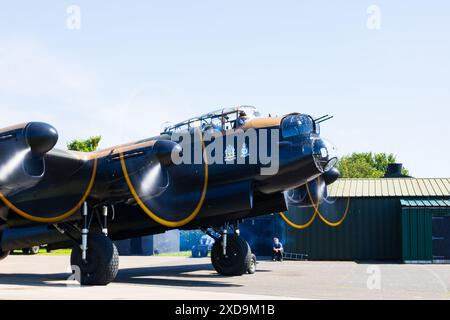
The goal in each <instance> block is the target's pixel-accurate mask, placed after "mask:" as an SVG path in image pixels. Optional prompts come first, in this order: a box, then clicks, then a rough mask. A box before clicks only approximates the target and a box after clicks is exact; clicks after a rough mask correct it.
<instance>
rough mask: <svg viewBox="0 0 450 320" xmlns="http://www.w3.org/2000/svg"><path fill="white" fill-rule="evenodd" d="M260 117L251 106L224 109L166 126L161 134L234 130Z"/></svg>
mask: <svg viewBox="0 0 450 320" xmlns="http://www.w3.org/2000/svg"><path fill="white" fill-rule="evenodd" d="M260 116H261V114H260V113H259V111H258V110H257V109H256V108H255V107H253V106H239V107H232V108H224V109H219V110H216V111H213V112H210V113H207V114H204V115H202V116H199V117H194V118H191V119H188V120H186V121H183V122H180V123H177V124H175V125H172V124H166V125H165V126H164V127H163V130H162V133H163V134H164V133H166V134H170V133H172V132H179V131H190V130H192V129H195V128H200V129H201V130H202V131H207V130H218V131H220V130H222V131H223V130H230V129H236V128H238V127H240V126H241V125H243V124H244V123H245V122H246V121H248V120H250V119H253V118H258V117H260Z"/></svg>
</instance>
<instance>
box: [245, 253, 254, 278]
mask: <svg viewBox="0 0 450 320" xmlns="http://www.w3.org/2000/svg"><path fill="white" fill-rule="evenodd" d="M247 272H248V274H255V272H256V256H255V255H254V254H252V257H251V260H250V265H249V266H248V269H247Z"/></svg>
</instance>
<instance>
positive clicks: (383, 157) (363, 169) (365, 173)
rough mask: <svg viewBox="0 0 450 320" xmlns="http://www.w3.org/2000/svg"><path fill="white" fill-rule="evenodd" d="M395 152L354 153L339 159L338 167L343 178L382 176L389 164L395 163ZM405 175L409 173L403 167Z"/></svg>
mask: <svg viewBox="0 0 450 320" xmlns="http://www.w3.org/2000/svg"><path fill="white" fill-rule="evenodd" d="M395 162H396V158H395V156H394V155H393V154H386V153H375V154H374V153H371V152H368V153H353V154H352V155H349V156H344V157H342V158H341V159H340V160H339V163H338V165H337V168H338V169H339V171H340V172H341V177H342V178H381V177H383V176H384V175H385V173H386V170H387V168H388V165H389V164H391V163H395ZM402 174H403V175H409V172H408V170H407V169H405V168H403V171H402Z"/></svg>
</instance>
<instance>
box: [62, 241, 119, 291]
mask: <svg viewBox="0 0 450 320" xmlns="http://www.w3.org/2000/svg"><path fill="white" fill-rule="evenodd" d="M70 263H71V265H72V266H76V267H78V268H79V272H80V274H79V277H80V279H77V280H79V282H80V283H81V284H82V285H100V286H105V285H107V284H109V283H110V282H112V281H114V279H115V278H116V276H117V272H118V271H119V253H118V251H117V247H116V246H115V244H114V243H113V242H112V241H111V239H109V238H108V237H106V236H105V235H103V234H92V235H89V237H88V250H87V259H86V261H85V262H83V260H82V252H81V248H80V247H79V246H74V247H73V249H72V254H71V256H70ZM75 273H77V270H75ZM75 275H76V274H75Z"/></svg>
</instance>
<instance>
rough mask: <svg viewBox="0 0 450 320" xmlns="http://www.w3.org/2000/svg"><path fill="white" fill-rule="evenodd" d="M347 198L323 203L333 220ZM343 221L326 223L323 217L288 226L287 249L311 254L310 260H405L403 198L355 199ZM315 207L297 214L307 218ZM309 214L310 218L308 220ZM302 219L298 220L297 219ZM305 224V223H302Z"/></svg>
mask: <svg viewBox="0 0 450 320" xmlns="http://www.w3.org/2000/svg"><path fill="white" fill-rule="evenodd" d="M346 206H347V199H343V198H339V199H337V200H336V202H335V203H334V204H327V205H322V206H320V211H321V213H322V215H323V216H324V217H326V218H327V220H329V221H337V220H339V219H340V218H341V217H342V215H343V213H344V212H345V209H346ZM349 208H350V209H349V212H348V214H347V218H346V219H345V220H344V221H343V223H342V224H341V225H340V226H338V227H336V228H333V227H330V226H328V225H326V224H325V223H324V222H323V221H321V220H320V218H319V217H317V218H316V219H315V221H314V222H313V223H312V225H311V226H310V227H308V228H307V229H304V230H298V229H294V228H292V227H290V226H287V225H286V237H287V242H286V244H285V247H286V251H288V252H293V253H302V254H307V255H308V259H309V260H378V261H395V260H400V259H401V233H400V232H401V225H400V214H399V213H400V201H399V199H397V198H352V199H351V201H350V207H349ZM313 212H314V210H313V209H312V208H305V209H301V211H300V212H298V213H297V217H295V216H294V215H293V214H292V213H290V214H289V215H288V217H290V218H292V219H293V220H294V219H301V218H302V216H303V221H307V219H308V218H307V217H310V216H311V215H312V214H313ZM305 217H306V220H305ZM296 221H298V220H296ZM298 223H301V222H298Z"/></svg>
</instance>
